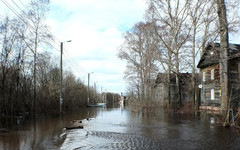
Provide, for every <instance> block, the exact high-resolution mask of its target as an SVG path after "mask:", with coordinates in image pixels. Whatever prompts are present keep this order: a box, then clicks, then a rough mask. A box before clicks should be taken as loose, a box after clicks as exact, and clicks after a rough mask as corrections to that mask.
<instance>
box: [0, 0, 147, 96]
mask: <svg viewBox="0 0 240 150" xmlns="http://www.w3.org/2000/svg"><path fill="white" fill-rule="evenodd" d="M29 1H30V0H11V1H7V2H8V3H9V5H11V6H12V7H13V8H14V9H15V10H18V11H19V8H18V7H20V8H22V9H26V8H25V7H24V6H23V5H22V3H24V4H26V3H27V2H29ZM14 2H15V3H16V4H18V7H16V5H15V4H14ZM21 2H22V3H21ZM0 6H1V8H2V7H3V9H2V11H1V13H3V11H4V12H11V11H9V9H8V8H7V7H6V6H4V4H3V3H2V1H0ZM50 8H51V10H50V13H49V17H48V20H47V24H48V25H49V26H50V27H51V31H52V33H53V34H54V35H55V36H56V37H57V40H58V42H60V41H67V40H72V42H71V43H64V48H65V49H64V51H66V52H64V60H63V61H64V67H65V68H64V69H68V70H71V71H72V72H73V73H74V74H75V75H76V77H79V78H80V79H82V80H83V81H84V82H85V84H87V74H88V73H89V72H94V73H91V78H90V79H91V80H90V81H91V82H90V84H91V85H92V86H93V85H94V83H96V85H97V88H98V91H99V92H100V91H101V87H102V90H103V91H109V92H117V93H120V92H125V87H126V84H125V82H124V80H123V72H124V70H125V64H124V62H122V61H121V60H120V59H119V58H117V52H118V49H119V47H120V45H121V44H122V42H123V38H122V34H123V33H124V32H125V31H127V30H129V29H131V28H132V26H133V25H134V24H135V23H137V22H139V21H141V20H143V17H144V12H145V9H146V3H145V0H51V4H50ZM59 48H60V43H59Z"/></svg>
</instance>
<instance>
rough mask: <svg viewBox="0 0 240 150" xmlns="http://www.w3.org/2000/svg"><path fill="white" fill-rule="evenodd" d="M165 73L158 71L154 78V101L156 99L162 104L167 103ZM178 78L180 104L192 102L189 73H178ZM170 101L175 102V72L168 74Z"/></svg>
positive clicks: (176, 95)
mask: <svg viewBox="0 0 240 150" xmlns="http://www.w3.org/2000/svg"><path fill="white" fill-rule="evenodd" d="M167 76H168V75H167V74H166V73H159V74H158V76H157V79H156V85H155V93H154V95H155V97H154V99H155V101H158V102H159V103H161V104H162V105H163V106H167V103H168V100H169V98H168V95H169V94H168V93H169V89H168V79H167ZM179 79H180V92H181V100H182V105H184V104H185V103H192V100H193V98H192V92H193V91H194V90H192V85H191V74H190V73H180V75H179ZM170 80H171V82H170V101H171V104H174V103H177V99H178V98H177V97H178V93H177V87H176V76H175V74H171V75H170Z"/></svg>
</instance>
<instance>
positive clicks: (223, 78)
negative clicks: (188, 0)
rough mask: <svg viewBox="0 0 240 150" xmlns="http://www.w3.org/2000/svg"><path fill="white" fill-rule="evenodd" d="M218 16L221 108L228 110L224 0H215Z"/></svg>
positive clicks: (226, 28)
mask: <svg viewBox="0 0 240 150" xmlns="http://www.w3.org/2000/svg"><path fill="white" fill-rule="evenodd" d="M217 8H218V18H219V24H220V86H221V102H222V103H221V110H222V111H223V113H226V112H227V111H228V107H229V91H228V88H229V87H228V74H229V72H228V49H229V42H228V22H227V11H226V6H225V1H224V0H217ZM228 123H229V116H228V115H227V117H226V124H228Z"/></svg>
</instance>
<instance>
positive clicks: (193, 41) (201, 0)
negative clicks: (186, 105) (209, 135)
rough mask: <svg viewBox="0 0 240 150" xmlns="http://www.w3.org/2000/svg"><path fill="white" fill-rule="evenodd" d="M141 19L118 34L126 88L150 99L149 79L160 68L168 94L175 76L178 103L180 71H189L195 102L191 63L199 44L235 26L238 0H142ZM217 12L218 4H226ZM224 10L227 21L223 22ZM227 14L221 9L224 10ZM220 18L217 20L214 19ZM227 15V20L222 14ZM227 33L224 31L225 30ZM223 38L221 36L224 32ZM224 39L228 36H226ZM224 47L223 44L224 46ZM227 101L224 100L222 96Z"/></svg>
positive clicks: (139, 97)
mask: <svg viewBox="0 0 240 150" xmlns="http://www.w3.org/2000/svg"><path fill="white" fill-rule="evenodd" d="M146 2H147V4H148V9H147V10H146V14H145V19H144V21H141V22H138V23H136V24H135V25H134V26H133V27H132V29H131V30H129V31H127V32H125V33H124V34H123V38H124V42H123V44H122V45H121V48H120V49H119V53H118V57H119V58H120V59H122V60H124V61H126V62H127V69H126V71H125V76H124V77H125V79H126V80H127V81H128V82H129V87H128V93H129V95H132V98H134V99H136V100H140V101H150V100H152V99H153V95H152V93H153V91H152V89H153V85H154V84H155V80H156V77H157V75H158V73H164V74H165V75H166V77H165V78H164V79H165V81H164V84H165V85H166V86H167V87H168V89H169V90H168V101H169V103H172V102H173V100H171V98H170V97H171V96H170V95H171V93H170V92H171V90H170V84H171V76H173V75H174V76H175V81H176V92H177V100H175V101H176V103H177V104H178V105H179V106H181V104H182V99H181V90H180V87H181V86H180V74H181V73H183V72H190V73H191V79H192V80H191V84H192V88H191V89H189V90H190V92H191V94H192V100H191V101H192V103H193V104H196V99H195V98H196V95H195V93H196V92H195V90H194V89H196V87H197V79H198V78H197V76H198V70H197V69H196V65H197V63H198V61H199V58H200V55H201V53H202V51H203V49H204V47H205V46H206V45H207V43H209V42H215V41H221V45H226V43H225V44H223V43H222V41H223V40H222V38H220V36H221V35H222V34H223V28H224V29H225V27H223V26H224V25H225V26H227V28H228V30H224V33H225V32H227V34H234V33H237V31H238V30H239V25H240V22H239V19H240V16H239V13H238V12H237V10H238V6H239V1H237V0H233V1H230V0H226V2H225V1H223V2H222V1H221V0H212V1H209V0H191V1H190V0H181V1H180V0H147V1H146ZM225 5H226V8H227V9H225V11H222V12H221V7H222V6H225ZM220 12H221V13H223V14H224V13H225V14H226V13H227V18H226V19H227V23H224V24H223V21H221V20H224V19H223V18H222V19H220V18H221V17H223V16H224V15H222V14H221V15H220ZM225 17H226V15H225ZM219 20H220V21H219ZM225 21H226V20H225ZM225 34H226V33H225ZM225 39H226V38H225ZM226 42H227V43H228V39H227V41H226ZM225 50H226V49H225ZM226 101H227V100H226Z"/></svg>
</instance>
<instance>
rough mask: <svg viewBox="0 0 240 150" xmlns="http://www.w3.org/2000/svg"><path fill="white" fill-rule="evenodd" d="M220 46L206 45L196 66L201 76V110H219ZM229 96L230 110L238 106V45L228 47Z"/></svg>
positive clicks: (239, 74) (239, 72) (239, 51)
mask: <svg viewBox="0 0 240 150" xmlns="http://www.w3.org/2000/svg"><path fill="white" fill-rule="evenodd" d="M219 51H220V44H219V43H212V44H208V45H207V46H206V48H205V49H204V51H203V54H202V56H201V59H200V61H199V63H198V65H197V67H198V68H200V76H201V85H202V88H201V107H200V108H202V109H216V110H218V109H220V106H221V87H220V72H219V71H220V64H219V59H220V58H219ZM228 63H229V95H230V100H231V106H232V108H237V107H239V106H240V45H238V44H230V45H229V61H228Z"/></svg>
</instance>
